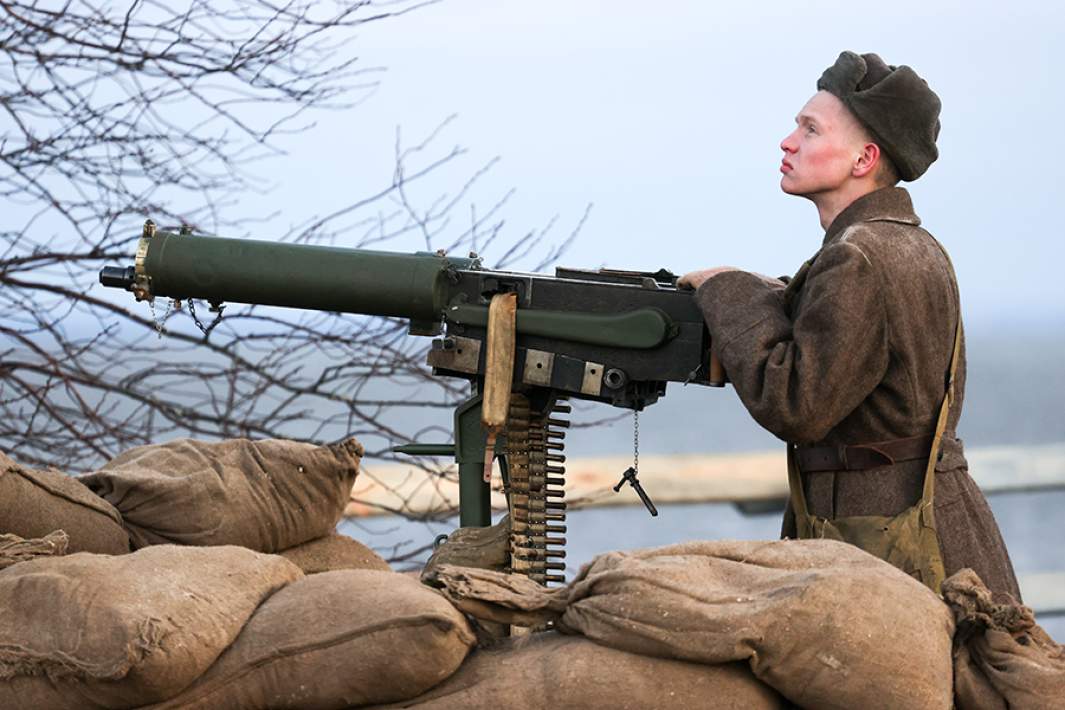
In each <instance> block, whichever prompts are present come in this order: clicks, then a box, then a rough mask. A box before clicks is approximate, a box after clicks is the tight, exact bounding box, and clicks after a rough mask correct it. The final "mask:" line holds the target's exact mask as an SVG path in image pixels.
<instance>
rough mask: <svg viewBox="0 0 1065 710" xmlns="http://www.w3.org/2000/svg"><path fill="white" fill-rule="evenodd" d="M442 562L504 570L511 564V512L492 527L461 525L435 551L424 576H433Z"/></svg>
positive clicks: (444, 563)
mask: <svg viewBox="0 0 1065 710" xmlns="http://www.w3.org/2000/svg"><path fill="white" fill-rule="evenodd" d="M440 565H458V566H459V567H477V568H478V569H494V570H496V571H499V572H502V571H503V570H504V569H506V568H507V567H509V566H510V515H509V514H508V515H504V516H503V517H502V518H501V519H500V521H499V522H498V523H496V524H495V525H491V526H489V527H466V528H458V529H457V530H455V531H454V532H452V533H451V534H450V535H448V536H447V540H445V541H444V542H443V544H441V545H440V546H439V547H437V548H436V549H435V550H433V554H432V556H430V557H429V560H428V561H427V562H426V563H425V567H424V568H423V569H422V579H423V580H424V579H430V578H431V577H432V576H433V571H434V570H435V569H436V568H437V567H439V566H440Z"/></svg>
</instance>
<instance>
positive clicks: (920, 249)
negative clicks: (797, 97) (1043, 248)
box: [681, 52, 1020, 600]
mask: <svg viewBox="0 0 1065 710" xmlns="http://www.w3.org/2000/svg"><path fill="white" fill-rule="evenodd" d="M817 88H818V91H817V93H816V94H814V96H813V98H811V99H810V100H809V101H808V102H807V103H806V105H805V106H804V107H803V108H802V110H801V111H800V112H799V115H798V116H797V117H796V128H795V130H794V131H793V132H792V133H791V134H789V135H788V136H787V137H786V138H785V139H784V141H783V142H782V143H781V145H780V147H781V148H782V149H783V151H784V157H783V160H782V162H781V167H780V171H781V173H782V177H781V181H780V186H781V189H782V190H784V192H786V193H788V194H791V195H800V196H802V197H805V198H807V199H809V200H810V201H811V202H813V203H814V205H815V206H816V207H817V211H818V215H819V216H820V219H821V226H822V227H823V228H824V229H825V237H824V241H823V243H822V245H821V248H820V250H819V251H818V252H817V253H816V254H815V255H814V256H813V257H812V258H811V259H810V260H809V261H807V262H806V263H805V264H803V266H802V268H800V269H799V271H798V272H797V273H796V274H795V276H794V277H792V278H791V279H790V280H786V281H787V283H786V285H785V283H784V281H777V280H775V279H767V278H766V277H763V276H760V275H758V274H753V273H749V272H744V271H740V270H737V269H733V268H730V267H718V268H715V269H709V270H704V271H695V272H692V273H690V274H687V275H686V276H684V277H683V278H682V279H681V283H682V284H685V285H688V286H690V287H692V288H695V289H697V290H696V299H697V301H698V303H699V304H700V307H701V308H702V310H703V313H704V315H705V318H706V322H707V325H708V327H709V330H710V334H711V337H712V339H713V347H714V351H715V353H716V354H717V356H718V357H719V358H720V360H721V362H722V364H723V365H724V368H725V370H726V372H727V373H728V375H729V378H730V379H731V381H732V383H733V385H734V386H735V389H736V392H737V394H738V395H739V397H740V399H741V400H742V401H743V404H744V405H745V406H746V407H747V409H748V411H750V413H751V415H752V416H753V417H754V418H755V420H756V421H758V423H759V424H761V425H762V426H763V427H765V428H766V429H768V430H769V431H770V432H772V433H773V434H775V435H776V436H778V437H780V438H781V439H783V440H785V441H786V442H788V464H789V465H788V468H789V484H790V488H791V501H790V505H789V509H788V511H787V513H786V514H785V518H784V528H783V535H784V536H785V537H799V538H808V537H828V538H834V539H841V540H846V541H847V542H851V543H854V544H857V545H858V546H860V547H862V548H863V549H865V550H867V551H869V552H871V553H872V554H875V555H877V556H879V557H881V558H882V559H886V560H888V561H889V562H891V563H892V564H895V565H896V566H897V567H899V568H901V569H903V570H904V571H906V572H908V573H910V574H912V575H913V576H914V577H916V578H918V579H920V580H921V581H923V582H924V583H925V584H927V585H928V586H929V587H931V588H932V589H935V590H936V591H938V589H939V583H940V582H941V581H942V579H943V577H944V575H947V576H949V575H950V574H953V573H954V572H956V571H957V570H959V569H961V568H964V567H971V568H973V569H974V570H975V571H976V572H977V573H978V574H979V575H980V577H981V578H982V579H983V580H984V582H985V583H986V584H987V585H988V587H989V588H990V589H991V590H992V591H993V592H995V593H996V594H997V595H1003V594H1009V595H1012V596H1013V597H1014V598H1016V599H1017V600H1020V593H1019V590H1018V588H1017V580H1016V577H1015V576H1014V573H1013V567H1012V564H1011V562H1010V559H1009V555H1008V553H1007V551H1006V548H1005V545H1004V544H1003V542H1002V537H1001V534H1000V533H999V530H998V526H997V524H996V523H995V519H994V517H993V515H992V513H991V510H990V508H989V507H988V505H987V501H986V500H985V499H984V496H983V494H982V493H981V492H980V489H979V488H978V487H977V486H976V484H975V483H974V482H973V480H972V478H971V477H970V476H969V472H968V464H967V463H966V460H965V456H964V453H963V450H962V442H961V441H960V440H959V439H958V438H957V436H956V434H955V432H956V427H957V423H958V418H959V417H960V415H961V409H962V399H963V395H964V391H965V351H964V338H963V337H962V329H961V322H960V307H959V301H958V291H957V283H956V281H955V277H954V272H953V269H952V266H951V263H950V259H949V257H948V256H947V253H946V252H945V251H944V250H943V248H942V246H941V245H940V244H939V243H938V242H937V241H936V240H935V239H934V238H933V237H932V236H931V235H930V234H929V233H928V232H927V231H925V230H924V229H922V228H921V227H920V223H921V221H920V219H919V218H918V217H917V215H916V214H915V213H914V210H913V206H912V203H911V202H910V196H909V193H908V192H907V191H906V190H905V189H903V188H901V187H897V186H896V185H897V183H898V181H899V180H900V179H901V180H904V181H912V180H915V179H917V178H918V177H920V176H921V175H922V174H923V173H924V172H925V170H927V168H928V166H929V165H930V164H931V163H932V162H933V161H934V160H935V159H936V158H937V157H938V151H937V149H936V143H935V141H936V138H937V136H938V134H939V109H940V101H939V97H938V96H936V94H935V93H934V92H933V91H932V90H931V89H930V88H929V87H928V85H927V84H926V83H925V81H924V80H923V79H921V78H920V77H919V76H918V75H917V74H916V73H915V72H914V71H913V70H912V69H911V68H909V67H907V66H899V67H895V66H889V65H887V64H885V63H884V62H883V60H881V59H880V57H879V56H877V55H876V54H864V55H858V54H855V53H853V52H843V53H842V54H841V55H840V56H839V59H838V60H837V61H836V63H835V64H834V65H833V66H831V67H829V68H828V69H827V70H825V72H824V74H823V75H822V76H821V78H820V80H819V81H818V82H817ZM948 383H952V386H951V385H950V384H948ZM1003 599H1004V597H1003Z"/></svg>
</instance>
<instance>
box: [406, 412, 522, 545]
mask: <svg viewBox="0 0 1065 710" xmlns="http://www.w3.org/2000/svg"><path fill="white" fill-rule="evenodd" d="M454 431H455V443H454V444H403V445H401V446H395V447H393V448H392V451H393V452H395V453H397V454H410V455H412V456H454V457H455V463H457V464H458V467H459V527H463V528H466V527H482V528H483V527H488V526H489V525H491V524H492V505H491V487H490V486H489V484H488V483H485V481H484V477H483V471H484V447H485V444H486V442H487V438H488V437H487V436H486V434H485V431H484V427H483V426H481V395H480V394H477V395H474V396H473V397H470V398H469V399H467V400H466V401H465V402H463V403H462V404H460V405H459V406H458V407H456V408H455V429H454ZM505 450H506V438H505V437H499V438H498V439H497V440H496V445H495V452H496V454H497V455H498V454H501V453H503V452H504V451H505ZM498 461H499V467H500V471H501V472H502V474H503V482H504V484H506V481H507V468H506V459H504V458H499V459H498Z"/></svg>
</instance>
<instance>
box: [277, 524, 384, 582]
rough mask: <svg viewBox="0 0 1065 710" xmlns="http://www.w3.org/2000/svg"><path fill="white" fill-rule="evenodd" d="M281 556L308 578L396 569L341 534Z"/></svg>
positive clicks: (302, 546) (292, 548)
mask: <svg viewBox="0 0 1065 710" xmlns="http://www.w3.org/2000/svg"><path fill="white" fill-rule="evenodd" d="M280 554H281V556H282V557H284V558H285V559H286V560H288V561H289V562H291V563H293V564H294V565H296V566H297V567H299V568H300V569H301V570H303V573H304V574H317V573H319V572H332V571H333V570H338V569H376V570H381V571H384V572H387V571H390V570H391V569H392V568H391V567H389V566H388V563H387V562H385V560H384V558H383V557H381V556H380V555H379V554H377V553H376V552H374V551H373V550H371V549H370V548H369V547H367V546H366V545H363V544H362V543H361V542H359V541H358V540H353V539H352V538H350V537H348V536H347V535H341V534H339V533H333V534H332V535H326V536H325V537H320V538H318V539H317V540H311V541H310V542H305V543H303V544H302V545H296V546H295V547H290V548H289V549H287V550H282V551H281V553H280Z"/></svg>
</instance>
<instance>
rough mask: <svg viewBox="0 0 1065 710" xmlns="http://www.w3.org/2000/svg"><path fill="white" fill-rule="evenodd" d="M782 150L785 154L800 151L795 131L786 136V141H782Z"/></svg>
mask: <svg viewBox="0 0 1065 710" xmlns="http://www.w3.org/2000/svg"><path fill="white" fill-rule="evenodd" d="M780 149H781V150H782V151H784V152H785V153H794V152H795V151H796V150H798V145H797V144H796V141H795V131H792V132H791V133H789V134H788V135H786V136H784V140H782V141H780Z"/></svg>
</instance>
